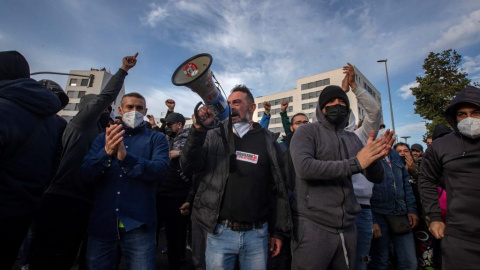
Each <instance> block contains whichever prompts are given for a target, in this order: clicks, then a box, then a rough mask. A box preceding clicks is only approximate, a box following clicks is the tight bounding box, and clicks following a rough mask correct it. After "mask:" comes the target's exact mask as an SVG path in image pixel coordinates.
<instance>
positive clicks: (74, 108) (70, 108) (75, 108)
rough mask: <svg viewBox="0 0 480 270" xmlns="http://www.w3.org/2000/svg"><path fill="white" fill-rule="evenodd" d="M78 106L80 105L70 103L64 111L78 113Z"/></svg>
mask: <svg viewBox="0 0 480 270" xmlns="http://www.w3.org/2000/svg"><path fill="white" fill-rule="evenodd" d="M78 105H79V103H68V104H67V106H65V108H63V109H64V110H65V111H78Z"/></svg>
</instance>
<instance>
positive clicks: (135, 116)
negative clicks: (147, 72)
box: [122, 111, 145, 128]
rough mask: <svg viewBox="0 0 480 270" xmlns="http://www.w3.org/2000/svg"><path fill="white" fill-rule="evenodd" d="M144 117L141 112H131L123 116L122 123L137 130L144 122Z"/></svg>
mask: <svg viewBox="0 0 480 270" xmlns="http://www.w3.org/2000/svg"><path fill="white" fill-rule="evenodd" d="M144 117H145V116H144V115H143V114H142V113H140V112H137V111H131V112H127V113H124V114H123V116H122V121H123V123H124V124H125V125H127V127H131V128H136V127H138V125H140V124H141V123H142V122H143V118H144Z"/></svg>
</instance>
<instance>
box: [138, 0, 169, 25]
mask: <svg viewBox="0 0 480 270" xmlns="http://www.w3.org/2000/svg"><path fill="white" fill-rule="evenodd" d="M150 8H151V10H150V11H149V12H148V13H147V14H146V15H145V16H143V17H141V18H140V21H141V22H142V24H144V25H149V26H150V27H152V28H154V27H156V26H157V24H158V23H159V22H161V21H163V20H164V19H165V18H166V17H167V16H168V13H167V10H166V9H164V8H162V7H160V6H157V5H155V4H150Z"/></svg>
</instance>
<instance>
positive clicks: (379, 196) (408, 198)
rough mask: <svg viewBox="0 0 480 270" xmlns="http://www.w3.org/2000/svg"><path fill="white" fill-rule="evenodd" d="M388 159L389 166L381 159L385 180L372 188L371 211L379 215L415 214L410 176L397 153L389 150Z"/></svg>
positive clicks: (415, 207)
mask: <svg viewBox="0 0 480 270" xmlns="http://www.w3.org/2000/svg"><path fill="white" fill-rule="evenodd" d="M388 157H389V159H390V164H388V163H387V161H386V160H385V159H382V165H383V169H384V171H385V180H384V181H383V182H382V183H377V184H375V185H374V186H373V196H372V198H371V199H370V205H371V207H372V211H373V212H374V213H376V214H380V215H405V214H417V206H416V204H415V196H414V195H413V190H412V187H411V185H410V182H409V181H410V175H409V174H408V172H407V169H406V168H405V165H403V162H402V160H401V159H400V156H399V155H398V153H397V151H394V150H391V151H390V154H388ZM390 166H391V167H390Z"/></svg>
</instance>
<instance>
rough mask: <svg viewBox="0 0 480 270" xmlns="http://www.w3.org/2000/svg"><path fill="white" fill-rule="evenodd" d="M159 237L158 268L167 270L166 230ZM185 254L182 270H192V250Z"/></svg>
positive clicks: (16, 265)
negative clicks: (164, 249)
mask: <svg viewBox="0 0 480 270" xmlns="http://www.w3.org/2000/svg"><path fill="white" fill-rule="evenodd" d="M158 238H159V240H158V243H159V249H158V253H157V267H156V268H157V269H161V270H166V269H168V258H167V254H162V253H161V250H162V248H163V247H164V246H165V245H166V242H165V231H163V230H162V231H161V232H160V235H159V237H158ZM185 255H186V257H185V262H184V263H183V264H182V268H181V270H191V269H193V265H192V259H191V252H190V251H188V250H187V251H186V253H185ZM18 269H20V260H17V261H16V262H15V265H14V266H13V268H12V270H18ZM118 269H119V270H126V269H127V268H126V267H125V265H124V264H123V263H121V265H120V267H119V268H118ZM71 270H79V267H78V264H76V265H74V266H73V267H72V269H71ZM133 270H134V269H133Z"/></svg>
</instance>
